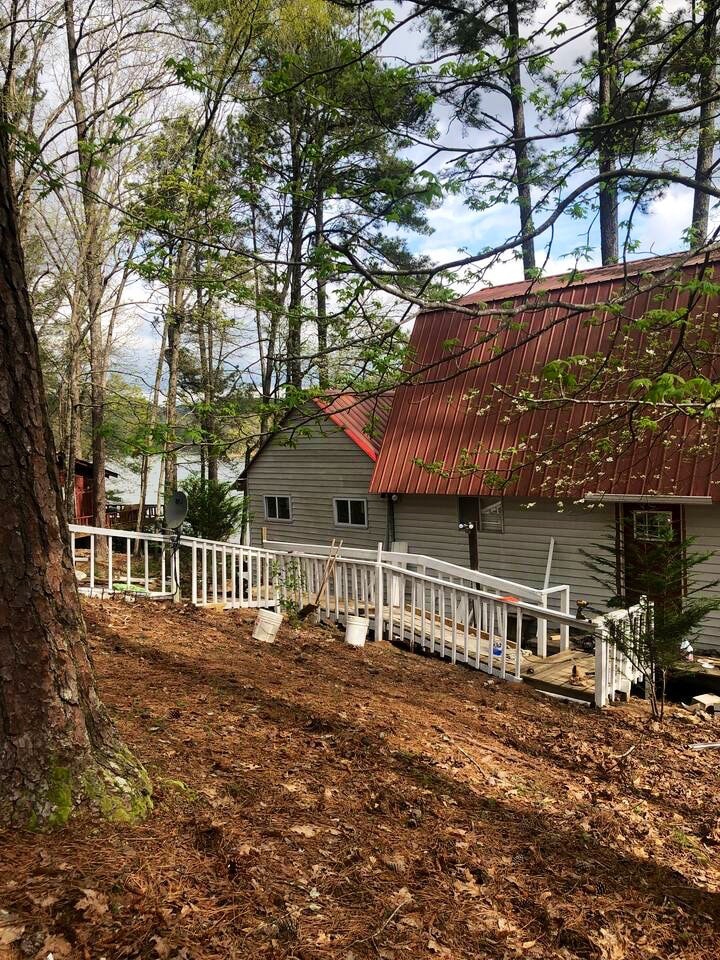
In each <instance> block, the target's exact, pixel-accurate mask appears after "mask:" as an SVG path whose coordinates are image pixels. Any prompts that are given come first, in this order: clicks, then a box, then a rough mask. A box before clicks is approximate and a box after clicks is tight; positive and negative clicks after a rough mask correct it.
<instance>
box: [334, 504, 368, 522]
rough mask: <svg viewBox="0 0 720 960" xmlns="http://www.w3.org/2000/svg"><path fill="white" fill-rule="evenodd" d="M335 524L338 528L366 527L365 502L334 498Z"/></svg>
mask: <svg viewBox="0 0 720 960" xmlns="http://www.w3.org/2000/svg"><path fill="white" fill-rule="evenodd" d="M333 503H334V504H335V523H336V524H337V525H338V526H340V527H366V526H367V500H349V499H345V498H340V497H336V498H335V500H334V501H333Z"/></svg>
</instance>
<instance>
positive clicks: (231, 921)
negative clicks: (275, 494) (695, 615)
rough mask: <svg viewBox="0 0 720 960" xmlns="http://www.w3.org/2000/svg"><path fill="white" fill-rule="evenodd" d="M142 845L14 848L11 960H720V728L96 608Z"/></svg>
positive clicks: (320, 640)
mask: <svg viewBox="0 0 720 960" xmlns="http://www.w3.org/2000/svg"><path fill="white" fill-rule="evenodd" d="M85 612H86V616H87V621H88V632H89V636H90V639H91V643H92V647H93V654H94V659H95V664H96V668H97V673H98V678H99V684H100V690H101V694H102V697H103V699H104V701H105V703H106V704H107V705H108V708H109V709H110V711H111V712H112V715H113V716H114V718H115V720H116V722H117V725H118V727H119V729H120V730H121V732H122V735H123V737H124V738H125V741H126V743H127V744H128V745H129V746H130V747H131V748H132V749H133V750H134V751H135V752H136V754H137V755H138V756H139V757H141V758H142V759H143V760H144V762H145V764H146V766H147V768H148V770H149V772H150V774H151V776H152V779H153V781H154V785H155V810H154V813H153V815H152V817H151V818H150V819H149V820H148V821H146V822H145V823H143V824H140V825H138V826H132V827H128V826H113V825H109V824H106V823H99V822H97V821H94V820H90V819H81V818H78V819H76V820H74V821H73V822H72V823H71V824H70V825H69V826H68V827H67V828H65V829H63V830H60V831H57V832H55V833H52V834H46V835H43V834H33V833H29V832H28V833H23V834H20V833H15V834H13V835H10V834H7V833H6V834H0V957H13V958H15V957H18V958H22V957H42V958H49V956H50V955H51V954H52V957H53V958H54V960H66V958H75V957H78V958H82V960H100V958H102V957H105V958H106V960H115V958H146V960H209V958H213V960H214V958H217V960H220V958H222V960H227V958H235V957H270V958H274V957H278V958H298V960H311V958H313V960H314V958H318V960H319V958H326V957H337V958H340V960H361V958H366V957H378V958H384V960H394V958H397V960H401V958H421V957H428V958H458V960H460V958H471V957H472V958H480V957H482V958H494V957H529V958H533V957H558V958H575V957H578V958H598V960H621V958H625V957H637V958H641V957H642V958H647V957H661V958H673V957H682V958H708V960H709V958H713V960H715V958H716V957H717V955H718V951H719V950H720V892H719V891H720V806H719V804H718V799H719V797H720V773H719V768H720V753H718V752H716V751H706V752H702V753H696V752H693V751H690V750H688V749H687V745H688V744H689V743H691V742H699V741H713V740H720V721H715V722H713V721H701V720H698V719H696V718H695V717H692V716H690V715H689V714H686V713H683V712H682V711H680V710H679V709H675V708H673V709H672V710H671V711H670V717H669V719H668V721H667V723H665V724H664V725H663V726H662V727H658V726H657V725H654V724H652V723H651V722H649V721H648V718H647V715H646V712H645V708H644V705H643V704H641V703H635V704H631V705H629V706H625V707H617V708H611V709H608V710H606V711H603V712H597V711H594V710H589V709H586V708H583V707H573V706H568V705H566V704H562V703H558V702H555V701H552V700H549V699H547V698H544V697H543V696H542V695H541V694H539V693H537V692H534V691H532V690H530V689H529V688H527V687H523V686H515V685H513V684H510V683H502V682H500V681H493V680H491V679H490V678H488V677H487V676H486V675H484V674H482V673H477V672H474V671H472V670H469V669H466V668H462V667H457V666H456V667H453V666H451V665H450V664H445V663H442V662H441V661H439V660H437V659H431V658H426V657H421V656H419V655H413V654H411V653H410V652H408V651H406V650H401V649H398V648H396V647H393V646H392V645H390V644H388V643H381V644H370V645H368V646H367V647H366V648H365V649H363V650H355V649H352V648H349V647H347V646H346V645H345V644H344V643H343V642H342V638H341V635H340V634H338V633H336V632H334V631H333V630H330V629H325V628H320V627H314V626H313V627H303V628H302V629H299V630H297V629H293V628H291V627H284V628H283V629H282V631H281V634H280V637H279V639H278V642H277V643H275V644H274V645H265V644H257V643H254V642H253V641H252V640H251V637H250V633H251V629H252V621H253V614H252V613H251V612H249V611H248V612H246V611H240V612H236V613H222V612H214V611H209V610H206V611H202V610H196V609H193V608H191V607H186V608H185V607H171V606H164V605H161V604H158V603H152V602H146V601H145V602H144V601H138V602H136V603H134V604H132V605H130V604H128V603H126V602H124V601H123V600H122V599H117V600H106V601H88V602H87V603H86V604H85Z"/></svg>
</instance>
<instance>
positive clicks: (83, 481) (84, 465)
mask: <svg viewBox="0 0 720 960" xmlns="http://www.w3.org/2000/svg"><path fill="white" fill-rule="evenodd" d="M94 469H95V467H94V465H93V462H92V460H82V459H77V460H76V461H75V523H86V524H89V523H92V521H93V514H94V509H93V507H94V504H93V490H92V478H93V472H94ZM58 470H59V471H60V485H61V487H62V489H63V491H64V490H65V457H64V456H63V454H58ZM105 476H106V477H117V473H115V472H114V471H113V470H107V469H106V470H105Z"/></svg>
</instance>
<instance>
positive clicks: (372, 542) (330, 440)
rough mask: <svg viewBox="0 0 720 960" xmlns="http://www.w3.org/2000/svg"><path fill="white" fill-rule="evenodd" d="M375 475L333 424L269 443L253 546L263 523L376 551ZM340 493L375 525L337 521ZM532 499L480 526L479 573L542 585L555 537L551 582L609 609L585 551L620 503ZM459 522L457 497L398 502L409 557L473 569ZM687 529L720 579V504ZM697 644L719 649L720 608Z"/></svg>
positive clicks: (398, 523) (694, 511)
mask: <svg viewBox="0 0 720 960" xmlns="http://www.w3.org/2000/svg"><path fill="white" fill-rule="evenodd" d="M372 471H373V463H372V461H371V460H370V459H369V457H367V456H366V455H365V454H364V453H363V452H362V451H361V450H360V449H358V447H357V446H356V445H355V444H354V443H353V442H352V441H351V440H349V439H348V438H347V437H346V436H345V434H344V433H343V432H342V431H341V430H340V429H338V428H337V427H335V426H334V425H333V424H331V423H327V424H323V426H322V428H320V427H314V428H313V436H312V437H301V438H299V439H298V441H297V445H296V446H295V447H286V446H283V445H282V444H281V443H280V442H279V441H277V440H275V441H271V443H270V444H268V446H267V447H266V448H265V450H264V451H263V452H262V454H261V456H260V457H259V458H258V460H257V462H256V463H255V464H254V465H253V466H252V467H251V468H250V471H249V476H248V497H249V500H250V511H251V541H252V543H253V544H259V543H260V539H261V534H260V531H261V528H262V527H263V526H264V527H267V530H268V536H269V538H270V539H271V540H291V541H298V542H300V543H329V542H330V541H331V540H332V538H333V537H342V538H343V540H344V542H345V543H346V544H348V546H352V547H365V548H368V549H373V548H374V547H376V546H377V543H378V541H384V540H385V535H386V501H385V500H383V499H382V498H381V497H379V496H376V495H373V494H369V493H368V486H369V483H370V477H371V475H372ZM266 494H276V495H278V494H280V495H282V494H287V495H289V496H290V497H291V498H292V507H293V519H292V521H291V522H289V523H287V522H274V521H271V520H266V519H265V512H264V500H263V498H264V496H265V495H266ZM338 496H346V497H353V498H354V497H357V498H364V499H366V500H367V507H368V527H367V529H357V528H352V527H337V526H335V524H334V516H333V497H338ZM527 504H528V501H524V500H518V499H514V498H510V497H509V498H507V499H506V500H505V505H504V526H505V529H504V533H489V532H485V533H483V532H480V534H479V537H478V539H479V545H478V547H479V556H480V568H481V570H485V571H486V572H487V573H490V574H493V575H495V576H499V577H506V578H507V579H509V580H515V581H518V582H520V583H525V584H528V585H529V586H533V587H542V585H543V581H544V577H545V565H546V563H547V555H548V547H549V544H550V538H551V537H555V549H554V553H553V562H552V568H551V573H550V585H551V586H554V585H557V584H560V583H568V584H570V587H571V591H572V593H571V603H572V606H571V610H573V611H574V609H575V601H576V600H578V599H586V600H588V601H589V602H590V603H591V604H594V605H599V606H602V605H603V604H604V602H605V601H606V600H607V590H606V589H605V588H604V587H602V586H601V585H600V584H598V583H596V582H595V581H594V580H593V575H592V573H591V571H590V570H588V569H587V566H586V564H585V560H584V558H583V556H582V553H581V550H583V549H588V548H590V549H592V544H594V543H601V542H603V541H605V540H606V538H608V537H612V536H614V530H615V508H614V506H613V505H610V504H608V505H605V506H600V505H596V506H594V507H592V508H591V507H589V506H587V505H584V506H583V505H577V506H575V505H570V506H567V507H565V508H564V509H563V510H562V511H559V510H558V507H557V504H556V503H554V502H553V501H550V500H538V501H537V502H535V503H534V504H533V506H528V505H527ZM457 525H458V507H457V497H449V496H448V497H445V496H409V495H403V496H401V497H399V498H398V500H397V502H396V504H395V537H396V539H397V540H406V541H407V542H408V549H409V551H410V552H411V553H422V554H427V555H428V556H431V557H437V558H438V559H439V560H447V561H449V562H451V563H458V564H461V565H467V564H468V561H469V554H468V542H467V535H466V534H464V533H462V532H461V531H459V530H458V528H457ZM685 529H686V533H687V536H692V537H696V538H697V539H696V548H697V549H699V550H715V551H717V556H715V557H713V558H712V559H711V560H709V561H708V562H707V563H705V564H703V566H702V568H700V569H699V570H698V571H697V572H698V576H699V577H700V578H701V580H704V582H705V583H710V582H712V581H713V580H716V579H720V505H716V506H711V507H700V506H697V507H696V506H688V507H685ZM698 646H699V647H703V646H705V647H720V613H717V614H712V615H711V616H710V617H708V619H707V621H706V625H705V628H704V630H703V635H702V638H701V640H700V642H699V644H698Z"/></svg>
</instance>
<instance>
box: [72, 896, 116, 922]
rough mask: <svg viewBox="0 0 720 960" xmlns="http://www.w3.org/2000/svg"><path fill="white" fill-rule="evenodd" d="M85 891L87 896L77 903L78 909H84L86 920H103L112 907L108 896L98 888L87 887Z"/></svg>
mask: <svg viewBox="0 0 720 960" xmlns="http://www.w3.org/2000/svg"><path fill="white" fill-rule="evenodd" d="M83 893H84V894H85V896H84V897H82V898H81V899H80V900H78V902H77V903H76V904H75V907H76V909H77V910H80V911H82V913H83V914H84V915H85V919H86V920H102V918H103V917H104V916H105V914H106V913H107V912H108V910H109V909H110V907H109V904H108V898H107V897H106V896H105V894H104V893H98V891H97V890H91V889H87V890H83Z"/></svg>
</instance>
